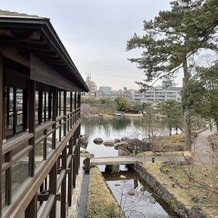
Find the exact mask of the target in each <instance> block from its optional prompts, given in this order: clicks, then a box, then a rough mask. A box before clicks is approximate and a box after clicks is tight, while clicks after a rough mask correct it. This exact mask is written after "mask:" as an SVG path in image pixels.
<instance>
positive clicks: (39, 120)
mask: <svg viewBox="0 0 218 218" xmlns="http://www.w3.org/2000/svg"><path fill="white" fill-rule="evenodd" d="M38 122H39V124H41V123H42V91H39V96H38Z"/></svg>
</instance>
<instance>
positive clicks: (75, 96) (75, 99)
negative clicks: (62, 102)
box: [74, 92, 77, 110]
mask: <svg viewBox="0 0 218 218" xmlns="http://www.w3.org/2000/svg"><path fill="white" fill-rule="evenodd" d="M76 102H77V93H76V92H75V93H74V110H76V109H77V105H76Z"/></svg>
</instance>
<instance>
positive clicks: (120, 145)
mask: <svg viewBox="0 0 218 218" xmlns="http://www.w3.org/2000/svg"><path fill="white" fill-rule="evenodd" d="M125 146H128V142H126V141H122V142H118V143H115V144H114V148H115V149H118V148H119V147H125Z"/></svg>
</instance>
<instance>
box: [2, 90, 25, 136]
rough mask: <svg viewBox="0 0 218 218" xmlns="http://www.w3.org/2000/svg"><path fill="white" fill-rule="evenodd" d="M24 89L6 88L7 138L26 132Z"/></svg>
mask: <svg viewBox="0 0 218 218" xmlns="http://www.w3.org/2000/svg"><path fill="white" fill-rule="evenodd" d="M25 91H26V90H24V89H17V88H13V87H5V89H4V96H5V121H4V122H5V137H6V138H8V137H10V136H13V135H16V134H17V133H19V132H22V131H24V130H25V127H26V118H27V114H26V113H25V102H26V101H27V100H26V99H25V98H24V94H25Z"/></svg>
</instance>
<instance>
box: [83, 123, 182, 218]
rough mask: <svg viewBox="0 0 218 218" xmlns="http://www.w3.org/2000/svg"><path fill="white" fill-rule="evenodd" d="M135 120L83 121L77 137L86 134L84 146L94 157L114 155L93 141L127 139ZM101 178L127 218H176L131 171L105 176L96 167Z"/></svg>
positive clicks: (132, 130)
mask: <svg viewBox="0 0 218 218" xmlns="http://www.w3.org/2000/svg"><path fill="white" fill-rule="evenodd" d="M137 123H138V120H134V119H125V120H120V119H119V120H116V119H113V120H99V119H88V120H83V122H82V126H81V134H86V137H87V140H88V144H87V145H86V146H85V147H84V149H86V150H87V151H88V152H90V153H92V154H94V156H95V157H106V156H117V155H118V152H117V150H115V149H114V148H113V147H108V146H104V145H103V144H101V145H96V144H95V143H94V142H93V140H94V138H96V137H101V138H102V139H103V140H108V139H115V138H121V137H130V138H131V135H130V134H131V133H132V132H134V133H135V134H136V133H137V130H138V129H139V127H138V126H137ZM99 169H100V171H101V172H102V175H103V176H104V177H105V180H106V182H107V184H108V187H109V188H110V190H111V192H112V193H113V195H114V197H115V198H116V200H117V202H118V204H119V205H120V207H121V208H122V210H123V211H124V213H125V215H126V217H127V218H145V217H146V218H178V216H177V215H176V214H175V213H174V212H173V211H171V210H169V208H168V206H167V205H166V204H165V203H164V202H163V201H162V200H161V199H160V198H159V197H158V196H157V195H156V194H155V193H153V192H152V190H151V188H149V187H148V185H147V184H146V183H145V182H144V181H143V180H142V179H141V178H140V177H139V175H138V174H137V173H136V172H135V171H127V169H125V167H124V166H121V168H120V172H118V173H105V172H104V170H105V166H99Z"/></svg>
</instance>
